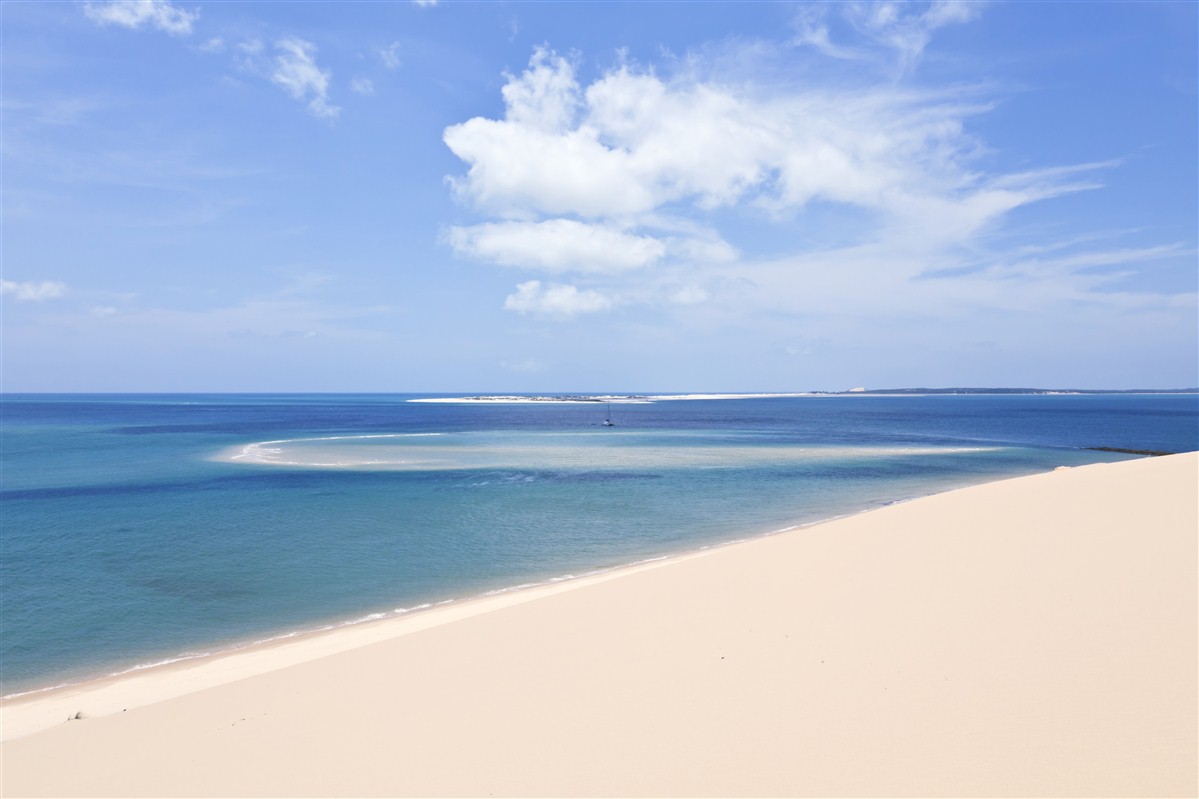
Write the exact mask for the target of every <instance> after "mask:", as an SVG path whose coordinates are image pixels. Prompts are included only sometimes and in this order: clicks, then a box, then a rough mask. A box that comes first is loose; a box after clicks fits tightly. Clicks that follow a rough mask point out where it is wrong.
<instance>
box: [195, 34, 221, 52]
mask: <svg viewBox="0 0 1199 799" xmlns="http://www.w3.org/2000/svg"><path fill="white" fill-rule="evenodd" d="M196 49H197V50H199V51H200V52H201V53H223V52H225V40H224V39H222V38H221V37H220V36H213V37H212V38H210V39H206V40H205V41H204V43H203V44H201V45H199V46H198V47H197V48H196Z"/></svg>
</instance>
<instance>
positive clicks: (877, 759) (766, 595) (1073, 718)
mask: <svg viewBox="0 0 1199 799" xmlns="http://www.w3.org/2000/svg"><path fill="white" fill-rule="evenodd" d="M1197 516H1199V455H1197V454H1195V453H1190V454H1186V455H1177V456H1170V457H1164V458H1151V459H1142V460H1134V461H1126V462H1122V463H1116V464H1103V465H1096V466H1087V467H1081V468H1076V469H1062V470H1058V471H1055V472H1052V473H1049V474H1044V475H1038V476H1035V477H1027V478H1020V479H1016V480H1008V481H1003V482H999V483H992V484H990V485H985V486H979V487H975V488H969V489H963V490H959V491H954V492H950V493H947V494H942V495H939V496H935V497H929V498H926V499H921V500H916V501H913V502H908V503H903V504H900V505H894V506H891V507H888V508H884V509H882V510H878V511H873V512H871V513H867V514H862V515H859V516H854V517H851V518H846V519H841V520H838V521H834V522H829V523H826V524H822V525H818V526H815V527H809V528H805V529H800V530H796V531H793V532H790V533H786V534H781V535H777V536H772V537H769V538H764V539H758V540H754V541H750V542H747V543H742V544H737V545H734V546H729V547H724V548H720V549H715V550H709V551H706V552H703V553H699V554H696V555H690V556H685V557H682V558H676V559H671V560H667V561H661V562H657V563H653V564H647V565H643V566H640V567H636V568H632V569H627V570H621V571H618V572H613V573H609V574H605V575H602V576H599V577H593V578H588V579H585V580H579V581H575V582H570V583H564V584H558V585H553V586H544V587H540V588H537V589H531V590H528V591H522V592H514V593H511V594H506V595H501V596H497V597H492V598H488V599H484V600H478V601H475V602H471V603H464V604H461V605H452V606H446V607H444V608H440V609H435V610H432V611H429V612H425V613H421V614H415V615H413V616H411V617H406V618H402V619H398V620H388V621H386V622H379V623H376V624H364V625H359V626H357V627H353V628H347V629H342V630H337V631H332V632H329V633H324V634H319V635H313V636H308V637H305V638H303V639H300V640H291V641H286V642H279V643H275V644H271V645H269V646H264V647H260V648H256V649H254V650H251V651H244V652H240V653H235V654H232V655H228V656H224V657H220V658H211V659H207V660H204V661H199V662H190V663H183V664H175V665H174V666H171V667H166V668H162V669H155V670H151V671H148V672H143V673H138V674H134V675H129V676H127V677H124V678H121V679H118V680H109V681H101V682H98V683H92V684H88V685H84V686H78V687H76V688H73V689H69V690H66V691H57V692H50V693H46V694H40V695H35V696H29V697H24V698H20V699H16V700H11V701H9V702H8V703H7V704H6V705H5V706H4V707H3V709H2V713H3V716H2V718H3V725H4V734H5V737H7V738H9V739H10V740H8V741H7V742H6V743H4V744H3V745H2V746H0V757H2V768H3V771H2V780H3V782H2V784H0V793H2V794H3V795H4V796H6V797H9V796H14V797H15V796H33V795H39V796H43V795H59V796H67V795H76V796H445V795H453V796H463V795H465V796H488V795H496V796H579V795H590V796H595V795H636V796H668V795H670V796H677V795H685V796H846V795H853V796H863V795H868V796H941V795H954V796H1195V795H1196V794H1197V793H1199V762H1197V755H1196V752H1197V751H1199V734H1197V729H1199V711H1197V708H1199V632H1197V631H1199V581H1197V577H1196V575H1197V571H1199V566H1197V564H1199V551H1197V546H1196V538H1197V531H1199V518H1197ZM125 708H128V709H127V710H125ZM75 711H83V712H84V713H86V714H88V717H87V718H84V719H82V720H79V721H71V722H66V721H65V719H66V716H67V715H68V714H73V713H74V712H75Z"/></svg>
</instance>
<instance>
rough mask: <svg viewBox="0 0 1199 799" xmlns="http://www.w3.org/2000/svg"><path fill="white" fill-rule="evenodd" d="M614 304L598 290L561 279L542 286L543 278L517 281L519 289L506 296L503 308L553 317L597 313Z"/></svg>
mask: <svg viewBox="0 0 1199 799" xmlns="http://www.w3.org/2000/svg"><path fill="white" fill-rule="evenodd" d="M611 307H612V301H611V300H610V299H608V298H607V297H605V296H603V295H602V294H600V293H598V292H596V291H593V290H590V289H588V290H585V291H579V289H578V288H576V287H575V286H568V285H562V284H559V283H550V284H547V285H544V286H543V285H542V283H541V281H540V280H529V281H526V282H524V283H518V284H517V286H516V293H515V294H510V295H508V298H507V299H506V300H504V308H506V309H507V310H509V311H517V312H519V313H527V314H533V315H535V316H547V317H550V318H554V319H569V318H571V317H573V316H578V315H579V314H588V313H598V312H600V311H606V310H608V309H609V308H611Z"/></svg>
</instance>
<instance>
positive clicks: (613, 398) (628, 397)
mask: <svg viewBox="0 0 1199 799" xmlns="http://www.w3.org/2000/svg"><path fill="white" fill-rule="evenodd" d="M955 394H979V395H985V394H1020V395H1045V396H1049V395H1056V394H1199V388H1163V389H1157V388H1152V389H1151V388H1129V389H1088V388H979V387H958V388H872V389H867V388H851V389H849V390H848V391H797V392H792V393H777V392H776V393H767V392H761V393H743V394H731V393H729V394H476V395H471V396H461V397H418V398H413V399H410V400H408V401H409V402H455V403H456V402H490V403H497V404H501V403H525V402H544V403H574V402H625V403H629V402H638V403H643V402H664V401H669V400H719V399H769V398H777V397H857V396H862V395H867V396H905V395H906V396H925V395H955Z"/></svg>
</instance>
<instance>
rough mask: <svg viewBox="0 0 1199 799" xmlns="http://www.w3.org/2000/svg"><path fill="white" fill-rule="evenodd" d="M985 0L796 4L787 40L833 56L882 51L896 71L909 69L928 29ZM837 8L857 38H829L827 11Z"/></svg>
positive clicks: (972, 13) (958, 18)
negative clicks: (792, 33) (792, 35)
mask: <svg viewBox="0 0 1199 799" xmlns="http://www.w3.org/2000/svg"><path fill="white" fill-rule="evenodd" d="M984 6H985V3H982V2H966V0H934V2H932V3H916V2H890V1H889V0H888V1H887V2H870V3H866V2H849V3H842V4H827V5H826V4H819V5H806V6H800V7H799V10H798V11H797V12H796V14H795V16H794V18H793V25H794V27H795V29H796V31H797V35H796V37H795V39H793V40H792V44H794V45H799V46H808V47H813V48H815V49H816V50H818V51H819V52H821V53H823V54H824V55H827V56H830V57H832V58H838V59H853V60H864V59H870V58H875V57H876V56H877V54H878V53H880V52H882V53H885V54H886V55H887V56H888V57H893V58H894V59H896V60H897V62H898V66H899V67H900V70H901V71H907V70H909V69H911V68H912V67H913V66H914V65H915V64H916V63H917V62H918V61H919V60H920V57H921V55H922V54H923V53H924V50H925V48H926V47H927V46H928V44H929V42H930V41H932V36H933V32H934V31H936V30H937V29H938V28H941V27H944V26H946V25H950V24H954V23H963V22H969V21H971V20H973V19H974V18H976V17H977V16H978V15H979V14H980V13H982V9H983V7H984ZM834 9H836V10H838V11H840V12H841V14H840V15H841V18H842V19H843V20H844V21H845V22H846V23H847V24H848V25H849V26H850V27H851V28H852V31H853V33H854V34H856V41H855V42H854V43H852V44H844V43H838V42H834V41H833V36H832V33H831V32H830V29H829V13H830V12H831V11H832V10H834Z"/></svg>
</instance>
